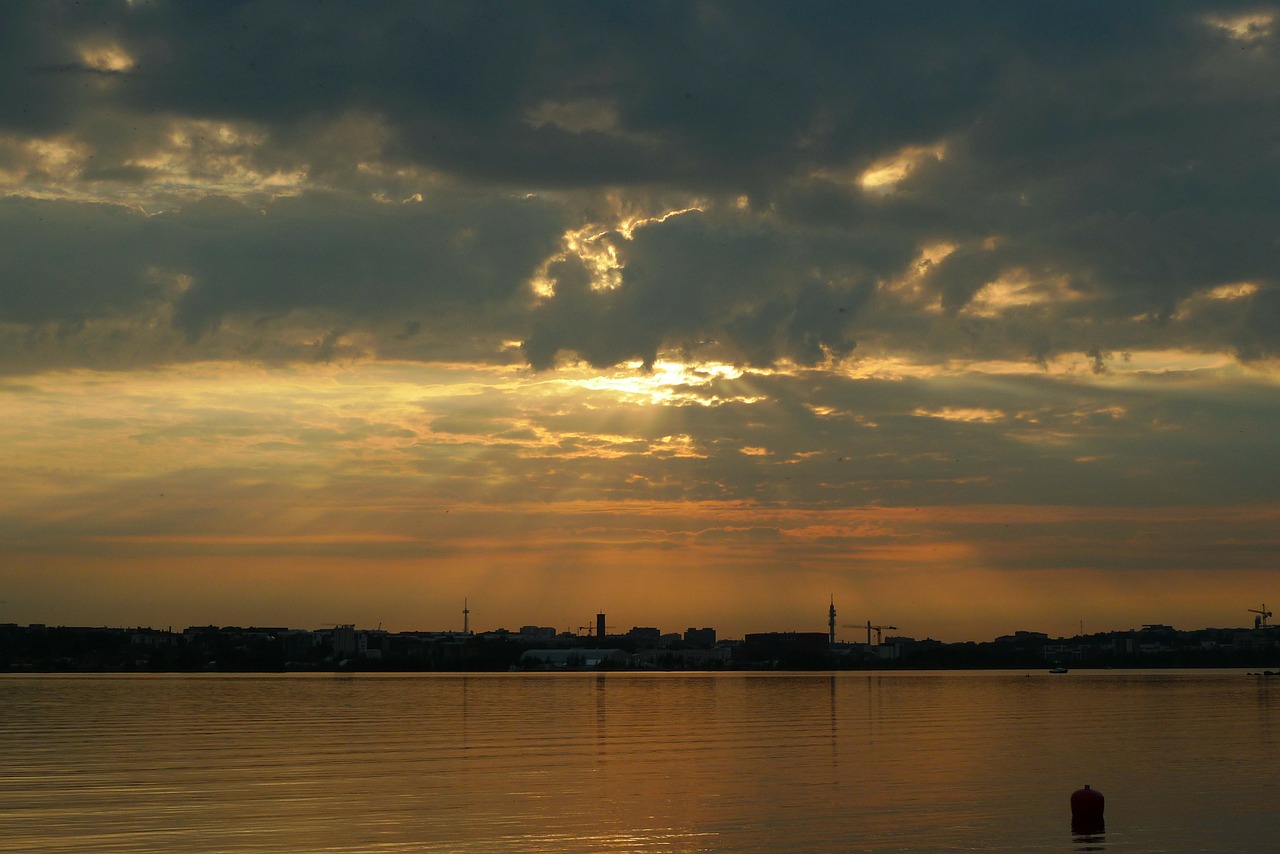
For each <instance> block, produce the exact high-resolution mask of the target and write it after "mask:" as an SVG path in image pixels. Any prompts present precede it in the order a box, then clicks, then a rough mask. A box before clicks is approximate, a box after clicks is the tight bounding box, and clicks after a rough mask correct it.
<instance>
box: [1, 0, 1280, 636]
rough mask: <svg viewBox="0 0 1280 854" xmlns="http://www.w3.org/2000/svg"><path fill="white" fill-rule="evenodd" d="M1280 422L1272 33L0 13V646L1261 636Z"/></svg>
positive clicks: (542, 7)
mask: <svg viewBox="0 0 1280 854" xmlns="http://www.w3.org/2000/svg"><path fill="white" fill-rule="evenodd" d="M1278 424H1280V5H1277V4H1275V3H1255V2H1201V0H1197V2H1177V0H1160V2H1143V0H1134V2H1126V3H1122V4H1120V3H1111V2H1105V3H1104V2H1073V3H1063V2H1034V1H1033V2H1020V3H1005V2H1000V3H995V2H992V3H987V2H963V3H956V2H951V1H950V0H945V2H943V1H942V0H939V2H913V0H906V1H905V2H866V3H829V2H791V3H786V4H783V3H772V2H769V3H765V2H749V0H733V2H715V0H706V2H701V1H700V0H690V2H601V3H577V2H574V3H570V2H537V3H515V2H493V3H490V2H476V1H475V0H466V2H391V1H390V0H388V2H379V3H376V4H356V3H338V2H308V3H287V2H220V3H185V2H171V1H170V0H133V2H125V0H85V2H67V1H66V0H49V1H48V2H44V1H43V0H42V1H41V2H26V0H12V2H5V3H3V4H0V483H2V484H3V489H0V568H2V570H3V571H0V622H17V623H29V622H45V623H49V624H65V625H128V626H132V625H152V626H170V625H172V626H175V627H180V626H181V627H185V626H187V625H202V624H209V623H214V624H220V625H227V624H238V625H288V626H295V627H312V628H314V627H320V626H324V625H332V624H334V623H356V624H357V625H359V626H360V627H362V628H372V627H376V626H378V625H381V626H383V627H384V628H389V629H392V630H397V631H401V630H406V631H407V630H433V629H434V630H446V629H453V630H459V629H461V628H462V608H463V603H464V599H465V601H466V603H467V605H468V606H469V608H470V611H471V615H470V628H472V629H473V630H486V629H495V628H499V627H504V628H509V629H512V630H516V629H518V628H519V627H520V626H522V625H542V626H554V627H556V628H558V629H561V630H563V629H569V630H571V631H576V630H577V629H578V628H579V627H580V626H589V625H593V624H594V620H595V617H594V615H595V614H596V613H597V612H604V613H606V614H607V615H608V624H609V625H610V626H611V627H612V630H615V631H626V630H628V629H630V628H631V627H633V626H656V627H658V628H661V629H662V630H664V631H683V630H684V629H685V628H687V627H691V626H699V627H700V626H712V627H715V628H717V629H718V631H719V633H720V635H721V636H722V637H741V636H742V634H743V633H745V632H752V631H825V630H826V621H827V607H828V603H829V601H831V599H832V597H834V601H835V604H836V608H837V610H838V621H839V623H840V624H841V625H842V626H843V625H846V624H847V625H850V626H860V625H864V624H865V623H866V622H867V621H872V622H874V623H876V624H878V625H886V626H889V625H892V626H896V627H897V628H898V631H897V632H896V633H897V634H902V635H907V636H911V637H918V638H924V637H932V638H936V639H940V640H945V641H961V640H989V639H991V638H993V637H995V636H997V635H1001V634H1006V633H1010V632H1013V631H1015V630H1020V629H1021V630H1031V631H1045V632H1048V633H1050V634H1051V635H1054V636H1058V635H1065V636H1070V635H1074V634H1076V633H1077V632H1079V631H1081V630H1083V631H1084V632H1086V633H1089V632H1098V631H1109V630H1126V629H1131V628H1137V627H1140V626H1141V625H1143V624H1146V623H1164V624H1170V625H1174V626H1176V627H1179V628H1187V629H1190V628H1199V627H1206V626H1228V627H1229V626H1247V625H1252V621H1253V615H1252V614H1250V613H1249V609H1260V608H1262V607H1263V603H1265V602H1269V601H1274V602H1275V603H1276V604H1280V584H1277V572H1276V570H1277V568H1278V567H1277V555H1278V554H1280V549H1278V548H1277V547H1278V546H1280V442H1278V441H1277V425H1278ZM864 633H865V629H863V630H859V629H857V628H841V629H840V630H839V631H838V635H839V636H840V637H841V638H844V639H849V640H859V639H862V637H863V635H864Z"/></svg>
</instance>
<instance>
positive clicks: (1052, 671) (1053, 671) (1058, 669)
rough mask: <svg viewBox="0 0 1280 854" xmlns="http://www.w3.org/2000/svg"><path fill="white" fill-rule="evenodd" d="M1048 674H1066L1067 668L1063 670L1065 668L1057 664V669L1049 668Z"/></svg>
mask: <svg viewBox="0 0 1280 854" xmlns="http://www.w3.org/2000/svg"><path fill="white" fill-rule="evenodd" d="M1049 672H1050V673H1066V672H1067V668H1065V667H1063V666H1062V665H1061V664H1059V665H1058V666H1057V667H1050V668H1049Z"/></svg>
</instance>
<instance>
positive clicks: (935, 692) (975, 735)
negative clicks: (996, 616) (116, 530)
mask: <svg viewBox="0 0 1280 854" xmlns="http://www.w3.org/2000/svg"><path fill="white" fill-rule="evenodd" d="M1277 690H1280V688H1278V687H1277V686H1272V685H1270V684H1268V683H1267V682H1266V681H1265V680H1257V679H1255V678H1252V677H1246V676H1244V675H1243V674H1240V673H1236V672H1231V673H1225V672H1176V673H1171V672H1166V673H1124V672H1114V673H1097V674H1089V673H1086V672H1073V673H1071V674H1069V675H1068V676H1066V677H1050V676H1048V675H1047V674H1041V673H1022V672H1018V673H1013V672H1006V673H888V674H865V673H840V674H830V673H812V674H810V673H805V674H755V673H749V674H742V673H728V674H715V675H709V674H621V673H610V674H492V675H429V676H416V675H415V676H395V677H381V676H331V675H324V676H292V675H290V676H272V677H261V676H259V677H252V676H230V677H228V676H212V675H201V676H174V677H85V676H70V677H68V676H27V675H24V676H0V755H2V756H3V758H4V761H5V771H4V773H3V776H2V777H0V807H3V808H2V809H0V852H18V851H22V852H29V851H47V852H62V851H66V852H71V851H75V852H115V851H119V852H125V851H128V852H178V851H182V852H214V851H231V852H289V853H290V854H294V853H295V852H317V851H325V852H446V851H447V852H508V851H509V852H558V853H559V852H570V854H572V853H573V852H602V851H608V852H613V851H629V852H690V854H692V852H749V851H758V852H784V851H785V852H801V854H803V853H804V852H833V851H847V852H854V851H913V852H914V851H954V850H964V849H968V850H983V851H1037V850H1042V851H1062V850H1077V851H1084V850H1089V851H1094V850H1104V849H1105V850H1114V851H1126V852H1128V851H1157V850H1187V847H1188V846H1192V847H1196V846H1199V847H1201V848H1203V849H1204V850H1214V851H1254V850H1260V849H1259V848H1257V843H1258V840H1260V839H1262V838H1267V837H1272V836H1274V833H1275V831H1276V830H1277V827H1276V821H1275V819H1274V818H1273V815H1274V814H1273V811H1272V804H1273V803H1274V802H1275V798H1276V796H1277V795H1278V794H1280V791H1277V782H1276V776H1275V775H1274V773H1273V768H1272V759H1271V757H1273V756H1275V755H1276V750H1277V747H1280V744H1277V726H1276V724H1277V718H1276V715H1277V712H1276V707H1277V704H1276V699H1275V698H1276V691H1277ZM1084 783H1092V784H1094V785H1095V787H1096V788H1098V789H1101V790H1103V791H1104V792H1105V793H1106V795H1107V798H1108V803H1107V828H1106V831H1105V832H1103V833H1073V832H1072V831H1071V829H1070V828H1069V826H1068V824H1069V819H1070V813H1069V807H1068V798H1069V795H1070V793H1071V792H1072V791H1074V790H1075V789H1077V788H1079V787H1080V786H1081V785H1082V784H1084Z"/></svg>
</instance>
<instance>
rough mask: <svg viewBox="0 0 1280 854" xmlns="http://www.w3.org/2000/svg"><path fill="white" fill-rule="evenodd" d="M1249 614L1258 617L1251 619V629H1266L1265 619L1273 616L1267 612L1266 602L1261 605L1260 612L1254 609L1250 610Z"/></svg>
mask: <svg viewBox="0 0 1280 854" xmlns="http://www.w3.org/2000/svg"><path fill="white" fill-rule="evenodd" d="M1249 613H1250V614H1257V615H1258V616H1256V617H1254V618H1253V627H1254V628H1255V629H1265V628H1266V627H1267V617H1272V616H1275V615H1274V614H1272V613H1271V612H1270V611H1268V610H1267V603H1266V602H1263V603H1262V610H1261V611H1259V610H1257V609H1256V608H1250V609H1249Z"/></svg>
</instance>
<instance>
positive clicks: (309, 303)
mask: <svg viewBox="0 0 1280 854" xmlns="http://www.w3.org/2000/svg"><path fill="white" fill-rule="evenodd" d="M0 225H2V226H3V228H4V233H5V238H4V240H5V242H6V243H7V244H8V245H7V247H6V251H5V261H4V265H5V272H4V277H5V287H4V288H3V289H0V319H4V320H9V321H16V322H22V323H41V322H50V321H68V320H83V319H85V318H87V317H92V316H99V315H107V314H113V313H129V312H138V311H142V310H144V309H145V308H146V307H147V305H148V304H149V303H152V302H155V301H159V300H166V299H167V300H172V301H173V303H174V309H175V314H174V323H175V324H176V325H177V326H178V327H179V328H180V329H181V330H183V331H184V332H186V333H187V334H188V335H190V336H192V337H198V336H199V335H200V334H202V333H203V332H206V331H208V330H209V329H211V328H213V327H216V326H217V325H218V323H219V322H220V321H221V320H222V319H223V318H224V317H226V316H228V315H232V314H235V315H244V316H249V317H264V316H271V315H275V314H280V313H286V312H289V311H293V310H323V311H329V312H335V313H337V314H339V315H341V316H344V317H349V318H352V319H355V320H371V319H372V320H380V319H386V318H395V319H398V320H399V322H400V330H401V331H400V333H399V334H400V335H401V336H403V335H405V331H406V330H408V329H413V330H415V331H416V330H418V329H419V328H420V327H421V322H417V323H418V325H417V326H415V325H414V323H415V321H413V320H406V319H405V315H406V313H413V312H419V313H426V314H431V313H439V312H445V313H449V312H460V311H463V312H467V311H476V310H477V309H478V308H479V307H481V306H483V305H485V304H486V303H503V302H506V301H510V300H512V299H513V298H517V297H518V296H519V295H520V294H522V293H523V286H524V283H525V282H526V281H527V279H528V278H529V276H530V275H532V273H533V271H534V269H535V268H536V267H537V265H538V264H539V263H540V261H541V260H542V259H543V258H544V257H545V256H546V255H547V254H549V253H550V252H551V251H553V250H554V249H555V247H556V246H557V245H558V241H559V236H560V233H561V231H562V229H563V226H562V223H561V220H560V214H559V212H558V211H557V209H555V208H554V207H553V206H550V205H547V204H545V203H542V202H539V201H537V200H530V199H503V198H500V197H482V198H452V199H448V198H446V199H433V200H431V201H429V202H423V203H411V204H397V205H391V204H384V203H379V202H373V201H362V202H354V201H353V200H351V199H349V198H343V199H338V198H335V197H332V196H327V195H324V194H308V195H305V196H299V197H294V198H285V199H280V200H278V201H276V202H274V203H272V204H270V205H268V206H267V207H266V208H265V209H255V208H250V207H247V206H246V205H244V204H241V203H239V202H237V201H233V200H231V199H227V198H216V197H211V198H206V199H204V200H202V201H199V202H197V203H194V204H192V205H189V206H188V207H186V208H184V209H182V210H180V211H176V212H173V213H167V214H158V215H153V216H146V215H144V214H141V213H139V212H137V211H133V210H130V209H127V208H123V207H120V206H118V205H106V204H100V203H72V202H51V201H37V200H31V199H21V198H9V199H6V200H3V201H0Z"/></svg>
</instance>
